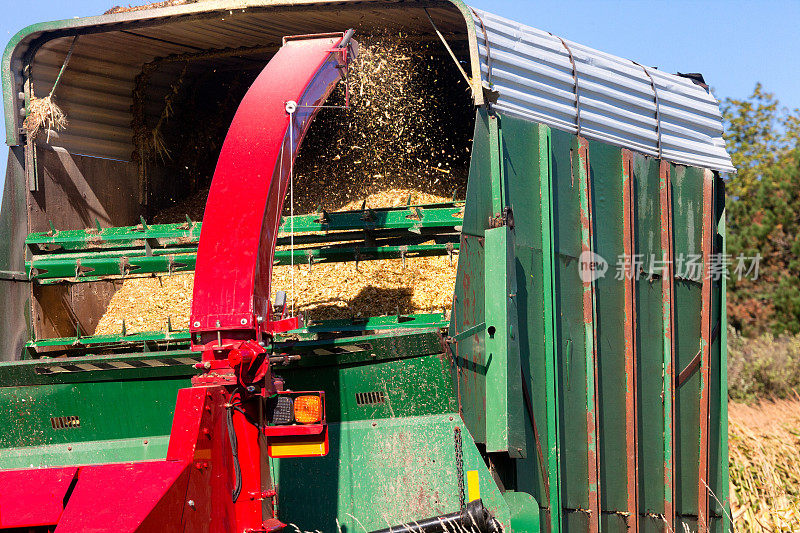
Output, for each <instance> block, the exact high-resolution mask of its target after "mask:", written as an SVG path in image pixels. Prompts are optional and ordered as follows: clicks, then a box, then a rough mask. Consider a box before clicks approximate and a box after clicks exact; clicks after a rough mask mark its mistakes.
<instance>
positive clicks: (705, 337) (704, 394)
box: [697, 170, 714, 533]
mask: <svg viewBox="0 0 800 533" xmlns="http://www.w3.org/2000/svg"><path fill="white" fill-rule="evenodd" d="M713 223H714V173H713V172H711V171H709V170H706V171H705V173H704V175H703V243H702V249H703V287H702V293H701V297H702V311H701V312H700V320H701V321H702V323H701V325H700V336H701V340H700V349H701V357H700V450H699V460H698V467H699V481H698V487H697V492H698V502H697V514H698V517H697V527H698V533H705V532H706V531H708V530H709V521H708V520H709V513H708V446H709V442H708V433H709V419H708V416H709V394H710V383H709V367H710V355H711V304H712V302H711V298H712V294H711V254H712V245H713V240H714V231H713V230H714V228H713Z"/></svg>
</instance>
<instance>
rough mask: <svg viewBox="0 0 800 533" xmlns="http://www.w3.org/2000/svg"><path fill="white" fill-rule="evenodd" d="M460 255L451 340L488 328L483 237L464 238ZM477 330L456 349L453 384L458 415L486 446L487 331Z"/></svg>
mask: <svg viewBox="0 0 800 533" xmlns="http://www.w3.org/2000/svg"><path fill="white" fill-rule="evenodd" d="M461 243H462V246H461V252H460V253H459V254H458V270H457V272H456V286H455V295H454V296H453V312H452V316H451V319H450V336H452V337H455V336H457V335H458V334H459V333H461V332H465V331H468V330H471V329H473V328H475V327H476V326H479V325H481V324H484V325H485V320H484V319H485V313H484V304H485V302H484V298H483V295H484V293H485V286H484V283H485V281H484V270H483V269H484V265H485V262H484V257H485V253H484V244H483V238H482V237H472V236H468V235H462V237H461ZM477 329H478V330H477V331H476V332H475V333H474V334H472V335H470V336H468V337H466V338H463V339H461V340H459V341H458V342H456V343H455V344H454V345H453V352H454V353H453V356H454V360H455V365H454V368H453V371H454V373H455V376H454V381H455V382H456V394H457V397H458V404H459V411H460V413H461V416H462V417H463V419H464V423H465V424H466V426H467V428H468V429H469V431H470V433H471V434H472V438H473V439H475V442H481V443H485V442H486V371H487V361H486V358H485V357H484V351H483V346H484V338H485V336H486V329H485V327H483V328H477Z"/></svg>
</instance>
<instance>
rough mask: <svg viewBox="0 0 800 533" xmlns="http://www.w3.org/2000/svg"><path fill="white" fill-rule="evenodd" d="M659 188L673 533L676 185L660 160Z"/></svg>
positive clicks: (668, 507) (669, 524)
mask: <svg viewBox="0 0 800 533" xmlns="http://www.w3.org/2000/svg"><path fill="white" fill-rule="evenodd" d="M659 165H660V166H659V187H660V202H661V251H662V257H663V260H664V265H665V266H664V271H663V272H662V277H661V300H662V312H663V315H664V316H663V323H664V339H663V340H664V351H665V357H664V378H663V379H664V391H663V393H664V531H665V532H667V531H669V532H672V531H673V528H674V527H675V503H674V502H675V486H674V468H675V465H674V459H673V453H674V450H675V429H674V420H675V378H674V374H675V365H674V359H675V340H674V335H673V332H674V320H675V319H674V316H675V312H674V309H673V302H674V298H673V297H674V294H675V286H674V279H675V278H674V271H673V259H674V250H673V233H672V186H671V184H670V165H669V163H668V162H666V161H660V163H659Z"/></svg>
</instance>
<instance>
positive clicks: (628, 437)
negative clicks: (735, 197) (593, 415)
mask: <svg viewBox="0 0 800 533" xmlns="http://www.w3.org/2000/svg"><path fill="white" fill-rule="evenodd" d="M622 169H623V170H622V181H623V200H622V203H623V240H624V242H623V249H624V252H625V255H626V257H628V258H629V260H628V261H627V265H626V272H625V449H626V456H627V457H626V459H627V464H626V474H627V487H626V488H627V502H628V513H629V514H628V520H627V527H628V530H629V531H638V529H639V507H638V500H639V495H638V474H639V465H638V461H637V458H638V437H639V436H638V432H637V427H638V423H637V422H638V417H639V412H638V404H637V401H636V399H637V375H636V374H637V368H636V358H637V338H636V277H637V276H636V274H637V273H636V272H634V268H635V264H634V263H635V262H634V261H633V258H634V257H635V254H636V240H635V239H636V238H635V232H634V227H635V223H636V222H635V218H634V217H635V209H634V201H635V198H634V191H633V156H632V154H631V152H630V151H629V150H623V151H622Z"/></svg>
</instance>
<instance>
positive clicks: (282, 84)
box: [189, 31, 357, 350]
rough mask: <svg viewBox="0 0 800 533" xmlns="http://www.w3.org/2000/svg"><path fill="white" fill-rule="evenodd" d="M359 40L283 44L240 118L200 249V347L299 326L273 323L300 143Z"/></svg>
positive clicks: (196, 320) (196, 305) (345, 37)
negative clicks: (284, 219) (279, 249)
mask: <svg viewBox="0 0 800 533" xmlns="http://www.w3.org/2000/svg"><path fill="white" fill-rule="evenodd" d="M351 35H352V31H348V32H347V33H346V34H335V35H331V34H326V35H324V36H314V35H309V36H302V38H286V39H284V44H283V46H282V47H281V49H280V50H278V52H277V53H276V54H275V56H273V58H272V59H271V60H270V62H269V64H268V65H267V66H266V67H265V68H264V70H263V71H262V72H261V74H260V75H259V76H258V78H257V79H256V81H255V82H254V83H253V85H252V86H251V87H250V89H249V90H248V92H247V94H246V95H245V97H244V99H243V100H242V103H241V104H240V106H239V109H238V110H237V112H236V116H235V117H234V118H233V122H232V123H231V127H230V129H229V131H228V135H227V136H226V138H225V142H224V144H223V146H222V151H221V152H220V156H219V161H218V162H217V168H216V170H215V171H214V178H213V180H212V182H211V190H210V191H209V195H208V203H207V205H206V211H205V216H204V217H203V229H202V233H201V235H200V243H199V245H198V250H197V263H196V267H195V278H194V293H193V298H192V312H191V320H190V324H189V325H190V330H191V332H192V338H193V346H194V349H196V350H203V349H208V348H209V347H210V346H212V345H214V346H220V345H226V344H227V345H232V347H234V346H236V345H238V344H239V343H241V342H243V341H247V340H261V334H262V333H265V334H273V333H276V332H280V331H285V330H289V329H293V328H296V327H298V326H299V321H298V319H297V318H289V319H284V320H278V321H272V319H271V311H272V306H271V302H270V281H271V277H272V264H273V257H274V253H275V241H276V237H277V233H278V227H279V226H280V221H281V212H282V210H283V201H284V198H285V196H286V192H287V188H288V185H289V176H290V172H291V170H292V168H293V164H294V159H295V157H296V155H297V152H298V149H299V146H300V143H301V142H302V140H303V137H304V136H305V134H306V132H307V131H308V127H309V125H310V123H311V121H312V120H313V118H314V116H315V115H316V113H317V112H318V111H319V107H318V106H320V105H321V104H322V103H323V102H324V101H325V100H326V99H327V98H328V96H329V95H330V94H331V92H332V91H333V89H334V88H335V86H336V84H337V83H338V82H339V80H340V79H342V78H344V76H345V73H344V71H345V69H346V67H347V65H348V63H349V61H350V60H351V59H352V58H353V57H355V51H356V47H357V43H356V42H355V41H351V40H350V37H351Z"/></svg>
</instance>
